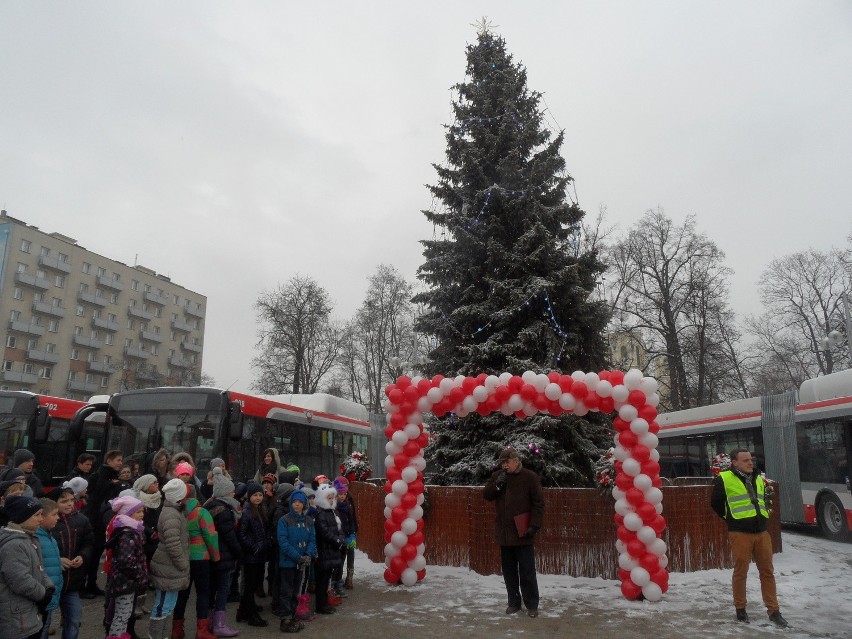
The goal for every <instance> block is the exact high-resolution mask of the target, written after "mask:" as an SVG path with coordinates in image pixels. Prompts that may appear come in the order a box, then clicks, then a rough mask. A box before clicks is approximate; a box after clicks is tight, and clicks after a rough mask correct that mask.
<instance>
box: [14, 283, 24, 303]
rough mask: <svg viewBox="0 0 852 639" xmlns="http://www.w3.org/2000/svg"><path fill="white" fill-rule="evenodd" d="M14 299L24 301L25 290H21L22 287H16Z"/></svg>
mask: <svg viewBox="0 0 852 639" xmlns="http://www.w3.org/2000/svg"><path fill="white" fill-rule="evenodd" d="M14 297H15V299H16V300H22V299H24V291H23V289H22V288H20V287H18V286H16V287H15V292H14Z"/></svg>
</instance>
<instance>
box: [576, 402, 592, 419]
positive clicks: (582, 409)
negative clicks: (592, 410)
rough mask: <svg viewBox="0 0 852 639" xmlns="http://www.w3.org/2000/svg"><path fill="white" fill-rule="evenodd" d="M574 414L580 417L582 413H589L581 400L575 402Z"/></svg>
mask: <svg viewBox="0 0 852 639" xmlns="http://www.w3.org/2000/svg"><path fill="white" fill-rule="evenodd" d="M574 414H575V415H576V416H577V417H582V416H583V415H588V414H589V407H588V406H586V405H585V404H584V403H583V402H577V404H576V405H575V406H574Z"/></svg>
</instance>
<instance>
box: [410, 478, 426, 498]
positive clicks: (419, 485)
mask: <svg viewBox="0 0 852 639" xmlns="http://www.w3.org/2000/svg"><path fill="white" fill-rule="evenodd" d="M408 492H410V493H414V494H415V495H419V494H420V493H422V492H423V481H422V480H420V479H415V480H414V481H413V482H411V483H410V484H408Z"/></svg>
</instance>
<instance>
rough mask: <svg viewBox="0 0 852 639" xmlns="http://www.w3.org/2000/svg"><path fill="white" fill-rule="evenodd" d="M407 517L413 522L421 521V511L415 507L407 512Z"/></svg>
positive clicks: (418, 507)
mask: <svg viewBox="0 0 852 639" xmlns="http://www.w3.org/2000/svg"><path fill="white" fill-rule="evenodd" d="M408 516H409V517H411V518H412V519H413V520H414V521H417V520H418V519H423V509H422V508H421V507H420V506H415V507H414V508H412V509H411V510H409V511H408Z"/></svg>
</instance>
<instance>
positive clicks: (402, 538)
mask: <svg viewBox="0 0 852 639" xmlns="http://www.w3.org/2000/svg"><path fill="white" fill-rule="evenodd" d="M391 543H392V544H393V545H394V546H396V547H397V548H402V547H403V546H404V545H405V544H407V543H408V535H406V534H405V533H404V532H402V531H401V530H397V531H396V532H395V533H394V534H392V535H391Z"/></svg>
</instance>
